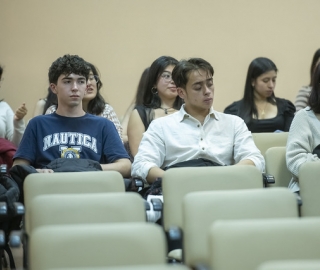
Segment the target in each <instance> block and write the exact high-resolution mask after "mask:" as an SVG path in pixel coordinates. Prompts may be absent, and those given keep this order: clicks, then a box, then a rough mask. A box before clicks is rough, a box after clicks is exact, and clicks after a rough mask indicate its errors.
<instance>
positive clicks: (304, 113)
mask: <svg viewBox="0 0 320 270" xmlns="http://www.w3.org/2000/svg"><path fill="white" fill-rule="evenodd" d="M314 117H315V114H314V112H313V111H312V110H311V108H310V107H309V106H307V107H305V108H303V109H301V110H299V111H298V112H297V113H296V114H295V116H294V118H293V121H299V120H305V119H308V118H314Z"/></svg>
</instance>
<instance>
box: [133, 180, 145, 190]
mask: <svg viewBox="0 0 320 270" xmlns="http://www.w3.org/2000/svg"><path fill="white" fill-rule="evenodd" d="M134 182H135V185H136V187H137V188H143V187H144V183H143V180H142V179H139V178H134Z"/></svg>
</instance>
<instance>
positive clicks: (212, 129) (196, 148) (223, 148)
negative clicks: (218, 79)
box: [131, 58, 265, 183]
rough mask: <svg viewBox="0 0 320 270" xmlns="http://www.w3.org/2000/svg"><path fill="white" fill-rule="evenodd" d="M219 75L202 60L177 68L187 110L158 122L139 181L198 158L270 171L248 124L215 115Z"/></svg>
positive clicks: (146, 144)
mask: <svg viewBox="0 0 320 270" xmlns="http://www.w3.org/2000/svg"><path fill="white" fill-rule="evenodd" d="M213 73H214V71H213V68H212V66H211V65H210V63H208V62H207V61H205V60H203V59H201V58H191V59H189V60H182V61H180V62H179V63H178V64H177V65H176V67H175V68H174V69H173V72H172V78H173V81H174V82H175V84H176V86H177V91H178V94H179V96H180V97H181V98H182V99H183V100H184V102H185V104H184V105H182V107H181V109H180V111H178V112H176V113H173V114H171V115H168V116H165V117H161V118H159V119H155V120H154V121H152V123H151V124H150V126H149V128H148V130H147V131H146V132H145V133H144V135H143V138H142V141H141V143H140V146H139V149H138V153H137V155H136V156H135V158H134V162H133V165H132V172H131V174H132V176H133V177H140V178H142V179H145V180H147V181H148V182H149V183H152V182H154V181H155V179H156V178H157V177H162V176H163V174H164V168H165V167H168V166H171V165H173V164H176V163H178V162H183V161H188V160H192V159H197V158H205V159H209V160H211V161H214V162H217V163H219V164H221V165H236V164H242V165H251V166H256V167H257V168H258V169H259V170H261V172H263V171H264V166H265V161H264V158H263V156H262V155H261V153H260V151H259V149H258V148H257V147H256V145H255V144H254V142H253V139H252V135H251V132H250V131H248V128H247V126H246V124H245V123H244V121H243V120H242V119H241V118H240V117H238V116H234V115H228V114H224V113H220V112H217V111H215V110H213V108H212V103H213V93H214V84H213Z"/></svg>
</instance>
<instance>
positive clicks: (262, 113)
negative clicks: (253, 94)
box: [261, 101, 268, 116]
mask: <svg viewBox="0 0 320 270" xmlns="http://www.w3.org/2000/svg"><path fill="white" fill-rule="evenodd" d="M267 105H268V101H267V102H266V105H264V108H263V109H262V110H261V116H264V115H265V109H266V108H267Z"/></svg>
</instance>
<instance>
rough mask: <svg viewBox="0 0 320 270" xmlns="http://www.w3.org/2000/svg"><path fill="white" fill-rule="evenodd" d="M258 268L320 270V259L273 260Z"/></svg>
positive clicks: (266, 269) (258, 269)
mask: <svg viewBox="0 0 320 270" xmlns="http://www.w3.org/2000/svg"><path fill="white" fill-rule="evenodd" d="M257 270H320V260H292V261H288V260H287V261H271V262H265V263H263V264H261V265H260V266H259V267H258V268H257Z"/></svg>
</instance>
